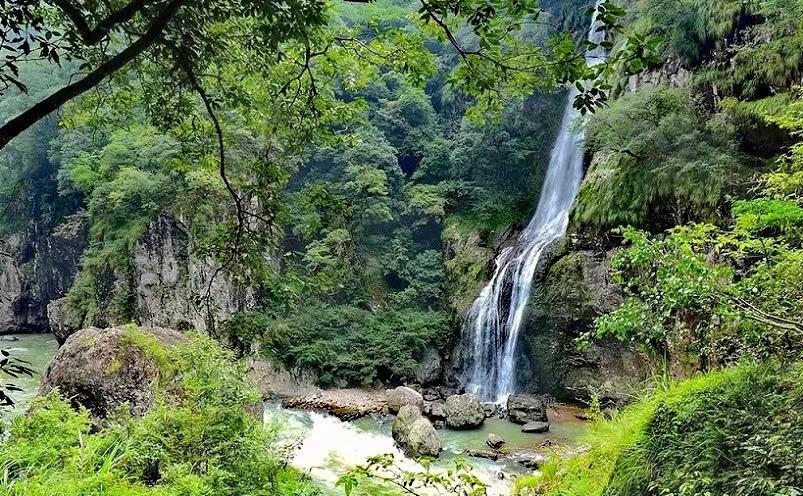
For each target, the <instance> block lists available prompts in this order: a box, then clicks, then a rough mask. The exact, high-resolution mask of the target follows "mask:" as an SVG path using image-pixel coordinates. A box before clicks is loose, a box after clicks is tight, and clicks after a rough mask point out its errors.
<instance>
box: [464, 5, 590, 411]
mask: <svg viewBox="0 0 803 496" xmlns="http://www.w3.org/2000/svg"><path fill="white" fill-rule="evenodd" d="M602 2H603V0H597V3H596V5H597V7H599V5H600V4H601V3H602ZM598 27H599V23H598V22H597V20H596V14H595V16H594V19H593V21H592V24H591V29H590V32H589V35H588V39H589V40H590V41H593V42H595V43H600V42H601V41H602V40H603V38H604V32H602V31H598V29H597V28H598ZM604 57H605V53H604V50H602V49H599V48H598V49H595V50H592V51H590V52H589V53H588V54H587V55H586V62H587V63H588V64H589V65H594V64H597V63H599V62H600V61H602V60H604ZM577 94H578V92H577V89H576V88H574V87H572V90H571V91H570V92H569V95H568V98H567V102H566V107H565V110H564V112H563V118H562V121H561V126H560V132H559V134H558V138H557V140H556V142H555V145H554V148H553V149H552V155H551V157H550V161H549V167H548V168H547V174H546V178H545V180H544V185H543V189H542V191H541V198H540V199H539V201H538V207H537V208H536V210H535V215H534V216H533V218H532V219H531V220H530V223H529V224H528V225H527V227H526V229H524V231H522V233H521V234H520V235H519V239H518V244H517V245H516V246H512V247H509V248H506V249H505V250H504V251H502V253H501V254H500V255H499V257H498V258H497V259H496V270H495V271H494V274H493V277H492V278H491V280H490V282H489V283H488V285H487V286H485V288H484V289H483V290H482V292H481V293H480V296H479V297H478V298H477V299H476V301H475V302H474V304H473V305H472V307H471V309H470V310H469V313H468V315H467V318H466V322H465V324H464V327H463V347H464V354H465V355H466V363H465V370H464V382H465V384H466V389H467V390H468V391H469V392H472V393H475V394H478V395H479V396H480V397H482V398H483V399H484V400H486V401H496V402H499V403H504V402H505V401H506V400H507V397H508V396H509V395H510V394H512V393H514V392H515V391H516V375H515V361H516V348H517V346H518V342H519V337H520V334H521V328H522V321H523V320H524V314H525V310H526V308H527V302H528V301H529V299H530V293H531V290H532V284H533V277H534V276H535V271H536V269H537V268H538V266H539V263H540V262H541V260H542V259H543V257H544V256H545V254H546V253H547V252H548V250H549V249H550V248H551V247H552V246H554V244H555V243H556V242H557V241H558V240H559V239H560V238H562V237H563V236H564V235H565V234H566V229H567V227H568V224H569V211H570V210H571V206H572V203H574V199H575V197H576V196H577V191H578V189H579V188H580V182H581V181H582V179H583V154H582V147H583V141H584V139H585V133H584V131H583V130H582V125H581V126H579V129H576V126H574V123H575V121H577V119H578V118H579V113H578V112H577V111H576V110H575V109H574V107H573V104H574V99H575V97H576V96H577Z"/></svg>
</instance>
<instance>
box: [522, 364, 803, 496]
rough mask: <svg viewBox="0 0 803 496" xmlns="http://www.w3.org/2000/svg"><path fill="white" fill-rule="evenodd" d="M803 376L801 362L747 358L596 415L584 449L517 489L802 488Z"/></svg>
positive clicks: (647, 493)
mask: <svg viewBox="0 0 803 496" xmlns="http://www.w3.org/2000/svg"><path fill="white" fill-rule="evenodd" d="M802 374H803V366H802V365H800V364H797V365H793V366H780V365H748V364H744V365H740V366H737V367H732V368H730V369H726V370H722V371H719V372H716V373H712V374H709V375H701V376H699V377H696V378H694V379H690V380H687V381H684V382H679V383H675V384H671V385H669V386H667V387H665V388H663V389H662V390H660V391H657V392H656V393H654V394H653V395H651V396H649V397H647V398H645V399H643V400H641V401H639V402H637V403H635V404H633V405H631V406H630V407H628V408H627V409H626V410H624V411H623V412H622V413H621V414H619V415H617V416H615V417H614V418H613V419H612V420H610V421H600V422H598V423H597V424H596V425H595V426H594V427H593V428H592V430H591V432H590V434H589V436H588V439H587V441H588V443H589V446H590V450H589V451H588V452H587V453H585V454H582V455H579V456H577V457H574V458H571V459H569V460H566V461H565V462H560V461H553V462H552V463H550V464H549V465H547V466H546V467H544V469H543V471H542V473H543V475H542V476H541V477H540V478H538V479H535V480H529V481H527V483H526V485H525V484H521V486H522V487H519V488H518V492H519V494H521V495H524V494H533V493H532V491H535V490H537V491H539V492H538V493H537V494H546V495H577V496H580V495H583V496H595V495H606V496H630V495H632V496H651V495H656V496H657V495H665V494H674V495H702V494H731V495H748V494H749V495H792V494H799V488H800V487H801V484H803V467H801V465H800V460H801V457H803V409H802V408H803V386H801V384H803V382H801V379H803V376H802ZM528 491H529V493H528Z"/></svg>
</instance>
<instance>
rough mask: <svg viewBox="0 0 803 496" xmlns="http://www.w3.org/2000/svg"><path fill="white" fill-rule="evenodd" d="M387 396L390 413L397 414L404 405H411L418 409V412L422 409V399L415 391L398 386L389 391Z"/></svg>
mask: <svg viewBox="0 0 803 496" xmlns="http://www.w3.org/2000/svg"><path fill="white" fill-rule="evenodd" d="M387 396H388V410H389V411H390V413H397V412H398V411H399V410H401V408H402V407H403V406H405V405H412V406H414V407H416V408H418V410H419V411H422V410H423V409H424V397H423V396H421V393H419V392H418V391H416V390H415V389H412V388H408V387H407V386H399V387H397V388H396V389H389V390H388V391H387Z"/></svg>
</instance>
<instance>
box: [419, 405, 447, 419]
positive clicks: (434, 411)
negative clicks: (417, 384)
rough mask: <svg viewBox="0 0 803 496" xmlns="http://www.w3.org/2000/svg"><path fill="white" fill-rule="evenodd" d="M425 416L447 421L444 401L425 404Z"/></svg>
mask: <svg viewBox="0 0 803 496" xmlns="http://www.w3.org/2000/svg"><path fill="white" fill-rule="evenodd" d="M424 415H426V416H427V417H429V418H431V419H434V420H445V419H446V405H445V403H444V402H443V401H426V402H424Z"/></svg>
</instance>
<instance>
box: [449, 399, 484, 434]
mask: <svg viewBox="0 0 803 496" xmlns="http://www.w3.org/2000/svg"><path fill="white" fill-rule="evenodd" d="M445 413H446V425H447V426H448V427H450V428H452V429H474V428H477V427H479V426H481V425H482V423H483V422H485V410H484V409H483V408H482V403H481V402H480V399H479V398H478V397H476V396H474V395H473V394H456V395H453V396H450V397H449V398H448V399H447V400H446V408H445Z"/></svg>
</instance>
